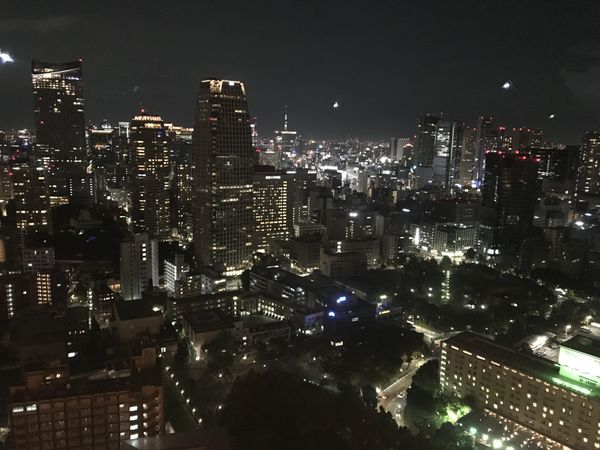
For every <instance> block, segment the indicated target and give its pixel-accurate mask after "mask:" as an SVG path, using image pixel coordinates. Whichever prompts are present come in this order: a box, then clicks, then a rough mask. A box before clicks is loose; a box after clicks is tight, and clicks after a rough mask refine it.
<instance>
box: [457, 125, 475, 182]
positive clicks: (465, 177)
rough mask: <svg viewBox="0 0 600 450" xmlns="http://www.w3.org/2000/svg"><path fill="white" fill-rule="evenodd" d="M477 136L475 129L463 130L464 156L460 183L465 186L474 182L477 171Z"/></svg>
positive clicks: (461, 159) (461, 163) (462, 155)
mask: <svg viewBox="0 0 600 450" xmlns="http://www.w3.org/2000/svg"><path fill="white" fill-rule="evenodd" d="M475 136H476V131H475V129H474V128H465V129H464V130H463V141H462V154H461V157H460V170H459V180H458V182H459V183H460V184H462V185H463V186H469V185H470V184H471V181H472V180H473V175H474V171H475V158H476V155H475Z"/></svg>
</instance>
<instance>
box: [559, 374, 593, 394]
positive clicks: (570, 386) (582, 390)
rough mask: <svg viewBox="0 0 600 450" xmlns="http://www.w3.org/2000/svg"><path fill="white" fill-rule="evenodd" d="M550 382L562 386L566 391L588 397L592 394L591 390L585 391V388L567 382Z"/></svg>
mask: <svg viewBox="0 0 600 450" xmlns="http://www.w3.org/2000/svg"><path fill="white" fill-rule="evenodd" d="M552 381H553V382H554V383H555V384H558V385H560V386H564V387H566V388H567V389H571V390H572V391H575V392H579V393H580V394H584V395H590V394H591V393H592V390H591V389H587V388H584V387H581V386H578V385H576V384H573V383H569V382H568V381H565V380H561V379H560V378H552Z"/></svg>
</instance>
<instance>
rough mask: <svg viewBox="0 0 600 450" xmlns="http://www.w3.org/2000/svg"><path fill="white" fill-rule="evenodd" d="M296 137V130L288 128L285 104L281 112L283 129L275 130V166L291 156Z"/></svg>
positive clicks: (278, 165) (279, 166)
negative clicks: (276, 161) (277, 160)
mask: <svg viewBox="0 0 600 450" xmlns="http://www.w3.org/2000/svg"><path fill="white" fill-rule="evenodd" d="M297 138H298V132H297V131H292V130H289V129H288V113H287V106H286V107H285V111H284V113H283V130H277V131H275V140H274V148H273V150H274V151H275V153H276V154H277V155H278V157H279V164H277V165H276V166H275V167H276V168H278V169H279V168H281V167H282V165H283V163H284V160H288V159H289V158H290V157H291V156H292V153H293V150H294V144H295V143H296V139H297Z"/></svg>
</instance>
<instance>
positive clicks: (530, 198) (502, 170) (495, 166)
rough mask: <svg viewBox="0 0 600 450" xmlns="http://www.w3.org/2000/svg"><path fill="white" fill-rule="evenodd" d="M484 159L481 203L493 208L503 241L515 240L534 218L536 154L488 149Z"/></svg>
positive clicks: (507, 242)
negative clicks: (510, 152)
mask: <svg viewBox="0 0 600 450" xmlns="http://www.w3.org/2000/svg"><path fill="white" fill-rule="evenodd" d="M485 160H486V161H485V178H484V184H483V189H482V206H483V207H485V208H490V209H491V210H493V211H494V212H495V224H494V225H495V226H497V227H499V228H500V236H501V239H502V244H506V245H511V244H518V243H519V242H520V240H521V239H522V238H523V237H524V235H525V233H527V231H528V230H529V228H530V227H531V224H532V222H533V210H534V208H535V203H536V193H537V172H538V162H537V158H532V157H530V156H525V155H518V154H506V153H502V152H491V153H488V154H487V155H486V158H485Z"/></svg>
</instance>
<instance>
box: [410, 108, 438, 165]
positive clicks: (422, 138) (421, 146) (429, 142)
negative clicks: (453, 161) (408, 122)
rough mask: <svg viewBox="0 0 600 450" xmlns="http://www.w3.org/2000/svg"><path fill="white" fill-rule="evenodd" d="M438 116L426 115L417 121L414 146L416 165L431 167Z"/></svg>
mask: <svg viewBox="0 0 600 450" xmlns="http://www.w3.org/2000/svg"><path fill="white" fill-rule="evenodd" d="M439 121H440V118H439V117H435V116H430V115H429V114H428V115H426V116H425V117H424V118H423V119H421V120H420V121H419V126H418V130H417V141H416V146H415V161H414V165H415V166H417V167H431V166H432V165H433V157H434V156H435V138H436V133H437V125H438V122H439Z"/></svg>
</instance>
